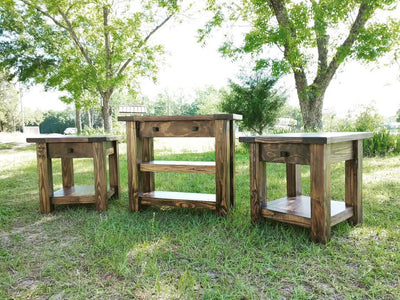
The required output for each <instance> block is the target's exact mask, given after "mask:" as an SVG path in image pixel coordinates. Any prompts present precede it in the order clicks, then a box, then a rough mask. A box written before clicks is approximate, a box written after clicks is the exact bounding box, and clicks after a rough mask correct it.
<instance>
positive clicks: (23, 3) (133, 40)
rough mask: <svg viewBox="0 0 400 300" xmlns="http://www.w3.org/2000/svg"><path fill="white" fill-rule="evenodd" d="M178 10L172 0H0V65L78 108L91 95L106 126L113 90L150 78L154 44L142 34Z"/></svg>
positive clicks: (109, 125)
mask: <svg viewBox="0 0 400 300" xmlns="http://www.w3.org/2000/svg"><path fill="white" fill-rule="evenodd" d="M178 10H179V5H178V0H170V1H168V0H167V1H166V0H146V1H118V0H114V1H112V0H100V1H98V0H85V1H80V0H59V1H53V0H3V1H2V3H1V4H0V34H1V39H0V53H1V54H0V64H1V65H2V66H3V67H6V68H8V69H10V70H12V73H13V75H14V76H16V77H17V78H18V80H20V81H24V82H30V81H31V82H32V81H33V82H35V83H44V84H45V86H46V87H47V88H57V89H58V90H61V91H67V92H68V93H69V96H67V97H65V98H64V99H65V100H67V101H74V102H75V106H76V107H78V108H79V107H83V106H85V105H87V103H86V100H87V97H84V95H85V94H87V93H91V94H95V95H98V98H99V102H98V103H99V105H100V106H101V111H102V117H103V121H104V129H105V131H107V132H109V131H111V130H112V122H111V120H112V119H111V115H112V109H111V106H110V103H109V101H110V98H111V96H112V94H113V92H114V91H115V90H116V89H117V88H119V87H121V86H124V87H130V88H135V87H136V86H135V83H136V82H137V80H138V78H140V77H142V76H150V77H153V78H154V77H155V75H156V73H157V69H158V63H159V61H158V58H159V57H160V54H162V46H160V45H156V44H152V43H151V42H150V38H151V37H152V36H153V35H154V34H155V33H156V32H157V31H158V30H159V29H160V28H161V27H162V26H163V25H164V24H166V22H168V21H169V20H170V19H171V18H172V17H173V16H174V15H175V14H176V13H177V12H178Z"/></svg>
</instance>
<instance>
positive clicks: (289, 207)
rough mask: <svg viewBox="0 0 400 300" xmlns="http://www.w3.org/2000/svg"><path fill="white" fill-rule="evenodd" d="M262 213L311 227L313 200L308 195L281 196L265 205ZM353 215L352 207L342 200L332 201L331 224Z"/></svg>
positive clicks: (265, 215)
mask: <svg viewBox="0 0 400 300" xmlns="http://www.w3.org/2000/svg"><path fill="white" fill-rule="evenodd" d="M262 214H263V216H264V217H266V218H268V219H273V220H277V221H283V222H287V223H292V224H296V225H300V226H303V227H310V226H311V222H310V219H311V200H310V197H308V196H297V197H289V198H287V197H285V198H281V199H278V200H274V201H271V202H268V203H267V205H264V206H263V207H262ZM352 215H353V208H352V207H346V204H345V203H344V202H341V201H335V200H332V201H331V226H334V225H336V224H338V223H340V222H342V221H344V220H347V219H349V218H350V217H351V216H352Z"/></svg>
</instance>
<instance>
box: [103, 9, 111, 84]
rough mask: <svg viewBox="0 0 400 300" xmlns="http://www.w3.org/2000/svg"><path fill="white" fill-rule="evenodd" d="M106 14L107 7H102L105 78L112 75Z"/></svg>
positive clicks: (107, 11)
mask: <svg viewBox="0 0 400 300" xmlns="http://www.w3.org/2000/svg"><path fill="white" fill-rule="evenodd" d="M108 14H109V9H108V8H107V7H105V6H104V7H103V25H104V48H105V50H106V62H105V67H106V78H107V79H110V78H111V77H112V65H111V49H110V31H109V30H108Z"/></svg>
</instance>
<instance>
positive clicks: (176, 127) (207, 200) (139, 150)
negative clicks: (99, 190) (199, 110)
mask: <svg viewBox="0 0 400 300" xmlns="http://www.w3.org/2000/svg"><path fill="white" fill-rule="evenodd" d="M241 119H242V116H240V115H232V114H219V115H202V116H154V117H150V116H147V117H135V116H126V117H125V116H124V117H122V116H121V117H119V118H118V120H119V121H125V122H126V134H127V160H128V190H129V207H130V210H131V211H138V210H139V209H140V208H141V206H147V205H159V206H177V207H191V208H206V209H212V210H216V211H217V213H218V214H219V215H226V214H227V213H228V212H229V210H230V207H232V206H233V205H234V201H235V191H234V186H235V133H234V132H235V131H234V124H233V123H234V120H241ZM154 137H163V138H168V137H214V138H215V162H198V161H196V162H193V161H158V160H154V152H153V138H154ZM155 172H175V173H206V174H215V185H216V194H215V195H214V194H202V193H178V192H169V191H156V190H155V183H154V173H155Z"/></svg>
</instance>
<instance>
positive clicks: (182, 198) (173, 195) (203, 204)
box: [139, 191, 216, 210]
mask: <svg viewBox="0 0 400 300" xmlns="http://www.w3.org/2000/svg"><path fill="white" fill-rule="evenodd" d="M139 198H140V203H141V204H142V205H158V206H175V207H188V208H205V209H211V210H215V209H216V201H215V194H200V193H181V192H165V191H154V192H150V193H142V194H140V195H139Z"/></svg>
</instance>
